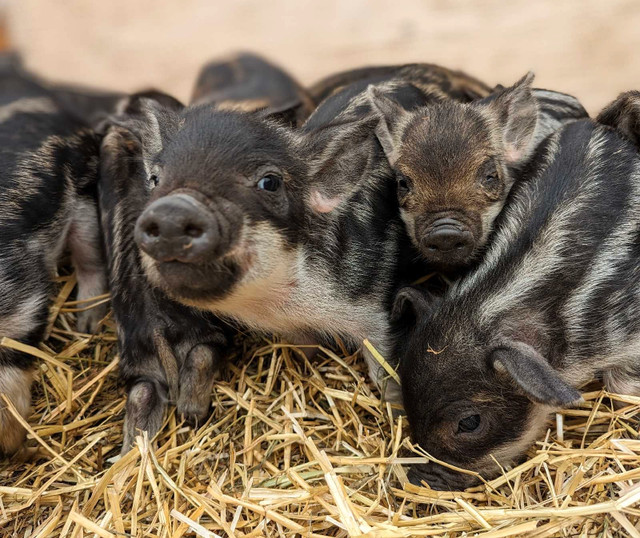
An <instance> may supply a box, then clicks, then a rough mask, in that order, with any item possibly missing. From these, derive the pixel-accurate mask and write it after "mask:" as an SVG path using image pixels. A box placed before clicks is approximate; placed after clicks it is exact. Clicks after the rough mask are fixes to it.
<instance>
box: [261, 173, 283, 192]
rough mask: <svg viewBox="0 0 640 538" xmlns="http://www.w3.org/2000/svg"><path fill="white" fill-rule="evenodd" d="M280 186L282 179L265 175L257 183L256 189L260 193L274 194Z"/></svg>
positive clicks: (273, 175)
mask: <svg viewBox="0 0 640 538" xmlns="http://www.w3.org/2000/svg"><path fill="white" fill-rule="evenodd" d="M281 186H282V177H280V176H279V175H278V174H267V175H265V176H264V177H262V178H261V179H260V181H258V188H259V189H260V190H262V191H269V192H275V191H277V190H278V189H279V188H280V187H281Z"/></svg>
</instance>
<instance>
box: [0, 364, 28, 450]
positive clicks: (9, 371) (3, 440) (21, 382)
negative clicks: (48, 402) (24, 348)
mask: <svg viewBox="0 0 640 538" xmlns="http://www.w3.org/2000/svg"><path fill="white" fill-rule="evenodd" d="M32 383H33V370H32V369H31V368H29V369H22V368H18V367H16V366H10V365H0V394H3V395H4V396H5V397H6V398H7V399H8V400H9V401H10V402H11V403H12V404H13V406H14V407H15V410H16V411H17V412H18V413H19V414H20V415H21V416H22V417H23V418H25V419H26V418H27V417H28V416H29V412H30V410H31V385H32ZM25 433H26V432H25V429H24V428H23V427H22V425H21V424H20V422H19V421H18V420H17V418H16V417H15V415H14V414H13V413H12V412H11V411H10V410H9V406H8V405H7V404H6V402H5V401H4V399H0V455H9V454H12V453H14V452H15V451H16V450H18V448H20V446H21V445H22V442H23V441H24V437H25Z"/></svg>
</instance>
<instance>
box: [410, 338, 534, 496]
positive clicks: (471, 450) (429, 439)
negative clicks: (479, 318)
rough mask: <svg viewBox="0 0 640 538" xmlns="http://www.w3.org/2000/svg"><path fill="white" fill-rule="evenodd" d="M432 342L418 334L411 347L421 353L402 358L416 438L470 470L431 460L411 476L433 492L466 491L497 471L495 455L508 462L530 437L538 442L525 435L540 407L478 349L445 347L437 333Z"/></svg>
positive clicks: (434, 452) (448, 460) (439, 455)
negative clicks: (500, 374) (511, 384)
mask: <svg viewBox="0 0 640 538" xmlns="http://www.w3.org/2000/svg"><path fill="white" fill-rule="evenodd" d="M431 334H432V333H430V335H431ZM425 336H426V335H425ZM426 342H428V343H425V341H424V340H423V339H422V337H418V338H417V339H416V340H415V341H414V342H412V344H413V345H412V346H411V347H412V348H415V352H413V353H409V354H408V355H406V356H404V357H403V358H402V364H403V367H402V372H403V374H404V375H402V389H403V400H404V407H405V410H406V412H407V417H408V419H409V424H410V425H411V434H412V440H413V442H414V443H416V444H418V445H419V446H420V448H421V449H423V450H424V451H426V452H427V453H428V454H429V455H430V456H432V457H433V458H435V459H437V460H439V461H441V462H444V463H445V464H448V465H450V466H453V467H455V468H459V469H461V470H463V471H467V472H463V471H458V470H455V469H453V468H451V467H447V466H444V465H441V464H439V463H435V462H430V463H428V464H425V465H416V466H413V467H412V468H411V470H410V473H409V478H410V480H411V481H412V482H413V483H416V484H421V483H422V482H426V483H427V484H429V486H430V487H431V488H433V489H439V490H461V489H465V488H467V487H470V486H472V485H474V484H476V483H477V482H479V477H478V475H480V476H482V477H483V478H487V479H488V478H492V477H493V476H495V475H497V474H498V473H499V472H500V468H499V466H498V465H497V463H496V460H497V461H498V462H499V463H500V464H501V465H509V464H510V463H512V462H513V461H515V460H516V459H517V458H518V456H519V455H520V454H519V451H518V448H519V446H520V444H519V440H520V439H521V438H523V436H526V437H527V440H526V441H525V443H526V442H529V443H530V442H531V437H530V436H528V435H525V432H526V431H527V430H528V428H529V427H528V422H529V417H530V415H531V414H532V413H533V407H534V404H532V403H531V401H530V400H528V399H527V398H526V397H524V396H522V395H521V394H518V393H517V392H516V391H515V390H514V389H513V387H512V386H510V384H509V383H508V382H505V381H506V380H503V379H499V378H498V376H497V375H496V373H495V372H494V371H493V370H492V368H491V367H490V366H488V365H485V363H484V361H482V360H481V357H479V356H476V355H475V353H474V352H473V350H472V349H470V348H466V346H464V345H462V346H460V345H459V346H455V345H451V344H450V345H449V346H446V345H443V347H439V345H438V342H436V341H434V340H433V339H432V337H431V336H430V337H429V339H428V340H426ZM419 343H421V344H422V345H420V344H419ZM445 346H446V347H445ZM456 347H457V348H458V349H456ZM465 348H466V349H465ZM436 353H437V354H436ZM536 433H537V432H536ZM525 450H526V448H525ZM494 458H496V460H494Z"/></svg>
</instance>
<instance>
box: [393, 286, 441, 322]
mask: <svg viewBox="0 0 640 538" xmlns="http://www.w3.org/2000/svg"><path fill="white" fill-rule="evenodd" d="M441 302H442V299H441V297H439V296H437V295H435V294H433V293H430V292H428V291H424V290H420V289H418V288H414V287H409V286H407V287H406V288H402V289H401V290H400V291H399V292H398V293H397V294H396V297H395V299H394V301H393V308H392V309H391V321H392V322H393V323H394V324H396V325H398V326H401V327H402V328H406V327H413V326H414V325H416V323H417V322H418V320H419V319H423V318H430V317H431V316H432V315H433V313H434V312H435V311H436V310H437V308H438V306H439V305H440V303H441Z"/></svg>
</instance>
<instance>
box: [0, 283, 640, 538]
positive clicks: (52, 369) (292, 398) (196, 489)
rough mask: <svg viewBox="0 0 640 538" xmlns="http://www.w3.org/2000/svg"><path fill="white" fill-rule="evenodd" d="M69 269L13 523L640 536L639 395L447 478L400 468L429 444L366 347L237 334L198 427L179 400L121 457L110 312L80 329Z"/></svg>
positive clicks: (206, 530) (98, 531)
mask: <svg viewBox="0 0 640 538" xmlns="http://www.w3.org/2000/svg"><path fill="white" fill-rule="evenodd" d="M73 286H74V280H73V277H72V276H64V277H61V278H60V288H59V294H58V296H57V297H56V298H55V300H54V304H53V308H52V318H51V332H50V336H49V338H48V340H47V341H46V342H45V344H43V345H42V346H41V347H40V348H39V349H32V350H30V351H31V352H32V353H34V354H37V356H38V357H39V358H40V360H39V367H38V370H37V383H36V385H35V394H34V409H33V414H32V416H31V417H30V418H29V420H28V428H29V436H28V441H27V447H26V449H25V450H24V451H23V452H22V453H20V454H18V455H17V456H16V457H14V458H12V459H11V460H9V461H4V462H2V463H0V536H2V537H5V536H7V537H9V536H19V537H23V536H24V537H45V536H52V537H53V536H55V537H57V536H66V537H75V538H78V537H83V536H91V537H93V536H99V537H105V538H106V537H109V538H111V537H119V536H145V537H147V536H149V537H156V536H157V537H170V538H178V537H181V536H201V537H215V536H246V537H250V536H287V537H289V536H380V537H395V536H450V537H454V536H476V535H478V536H484V537H487V538H489V537H491V538H498V537H503V536H527V537H543V536H604V537H606V536H636V537H637V536H640V532H639V531H638V529H639V528H640V465H639V464H640V440H639V439H638V418H637V415H638V409H639V406H640V398H633V397H629V396H613V395H610V394H606V393H604V392H602V391H600V389H599V387H598V386H594V387H593V390H591V391H590V392H587V393H586V394H585V403H584V404H583V405H582V406H581V407H579V408H577V409H573V410H568V411H565V412H564V413H563V414H562V415H559V416H558V417H557V419H556V421H554V422H552V423H551V422H550V425H549V431H548V433H547V436H546V437H545V438H544V439H540V440H539V442H538V443H536V444H535V446H532V447H531V449H530V450H529V453H528V458H527V461H526V462H525V463H523V464H522V465H520V466H519V467H517V468H515V469H512V470H505V473H504V475H503V476H501V477H500V478H498V479H496V480H493V481H491V482H487V483H485V484H484V485H482V486H480V487H477V488H475V489H473V490H469V491H467V492H455V493H453V492H436V491H432V490H430V489H428V488H426V487H417V486H413V485H411V484H408V483H407V482H406V475H405V470H404V468H403V464H407V463H411V462H414V461H425V460H424V458H426V457H427V456H426V455H424V454H421V453H420V452H419V450H417V449H415V450H414V449H413V448H412V446H411V444H410V442H409V439H408V428H407V424H406V420H405V419H403V417H402V416H397V417H396V415H398V414H397V413H394V412H393V410H392V409H391V407H390V406H389V405H388V404H383V403H381V402H380V399H379V395H378V393H377V392H376V391H375V390H374V389H372V387H371V386H370V384H369V382H368V381H367V378H366V373H365V369H364V365H363V361H361V360H359V358H358V357H357V356H348V355H346V354H345V353H344V352H340V351H339V350H334V351H331V350H324V349H321V350H320V351H319V353H318V355H317V357H315V358H314V359H313V360H308V359H307V358H306V357H305V355H304V354H303V353H302V352H301V351H300V350H299V349H295V348H292V347H291V346H287V345H284V344H281V343H278V342H276V341H271V340H267V339H260V338H257V337H250V336H247V335H243V334H238V336H237V341H236V345H235V347H234V352H233V354H232V356H231V357H230V358H229V364H228V367H227V368H226V371H225V373H224V374H223V378H222V380H221V381H220V382H219V383H217V384H216V386H215V388H214V394H213V408H212V412H211V415H210V417H209V419H208V420H207V421H206V423H204V424H201V425H199V427H198V428H197V429H192V428H190V427H188V426H186V425H185V424H184V423H183V422H182V421H181V419H180V417H177V416H176V414H175V411H173V410H172V412H171V413H170V414H169V416H168V417H167V419H166V423H165V426H164V428H163V429H162V431H161V433H160V434H159V435H158V437H157V438H156V439H154V440H149V439H147V438H145V437H140V438H139V439H138V444H137V447H136V448H135V449H133V450H132V451H131V452H130V453H128V454H127V455H125V456H124V457H122V458H117V455H118V453H119V448H120V444H121V441H122V421H123V416H124V403H125V400H124V394H123V392H122V390H121V389H120V388H119V387H118V384H117V362H118V359H117V349H116V343H115V334H114V327H113V322H112V321H111V320H110V319H106V320H105V322H104V324H103V329H102V331H101V332H100V333H99V334H98V335H95V336H89V335H82V334H77V333H75V332H74V331H73V329H72V327H73V316H74V314H73V311H74V310H76V309H77V308H82V305H79V304H77V303H74V302H72V301H70V300H69V297H70V294H71V291H72V289H73ZM105 300H107V299H106V298H105ZM2 345H8V346H16V345H19V344H17V343H14V342H12V341H10V340H6V339H5V340H4V341H3V342H2ZM0 403H1V404H2V405H9V404H8V403H7V401H6V399H4V400H3V401H2V402H0ZM505 420H507V417H505Z"/></svg>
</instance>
